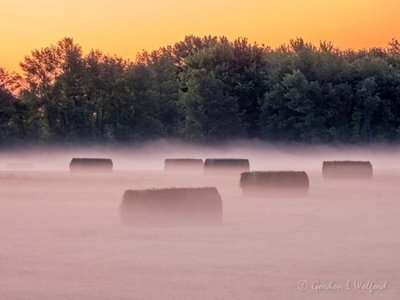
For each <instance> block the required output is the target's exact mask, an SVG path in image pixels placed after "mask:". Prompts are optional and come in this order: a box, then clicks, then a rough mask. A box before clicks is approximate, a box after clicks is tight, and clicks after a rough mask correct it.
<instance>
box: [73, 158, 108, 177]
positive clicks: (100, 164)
mask: <svg viewBox="0 0 400 300" xmlns="http://www.w3.org/2000/svg"><path fill="white" fill-rule="evenodd" d="M69 169H70V170H71V172H101V173H104V172H112V169H113V162H112V160H111V159H109V158H73V159H72V160H71V163H70V164H69Z"/></svg>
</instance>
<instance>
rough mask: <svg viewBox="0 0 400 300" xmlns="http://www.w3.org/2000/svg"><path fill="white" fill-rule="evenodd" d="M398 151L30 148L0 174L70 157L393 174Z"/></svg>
mask: <svg viewBox="0 0 400 300" xmlns="http://www.w3.org/2000/svg"><path fill="white" fill-rule="evenodd" d="M399 151H400V146H382V145H371V146H312V145H291V146H287V145H272V144H268V143H265V142H260V141H234V142H227V143H225V144H219V145H216V146H210V145H194V144H185V143H182V142H177V141H168V140H158V141H153V142H147V143H143V144H138V145H130V146H115V145H114V146H111V145H106V146H91V147H90V146H88V147H72V146H67V147H61V146H57V147H55V146H53V147H32V148H21V149H13V150H2V151H0V170H3V171H7V170H15V171H18V170H37V171H67V170H68V169H69V163H70V161H71V159H72V158H73V157H78V158H80V157H99V158H111V159H112V160H113V163H114V170H121V171H124V170H125V171H129V170H137V171H144V170H147V171H160V170H163V168H164V159H166V158H202V159H205V158H248V159H250V163H251V169H252V170H257V169H262V170H264V169H266V170H279V169H284V170H316V169H320V168H321V166H322V161H324V160H370V161H371V162H372V163H373V165H374V166H379V167H380V168H384V169H396V168H398V167H399V166H400V163H399V162H398V161H397V160H392V159H391V157H392V156H395V155H396V154H397V153H399Z"/></svg>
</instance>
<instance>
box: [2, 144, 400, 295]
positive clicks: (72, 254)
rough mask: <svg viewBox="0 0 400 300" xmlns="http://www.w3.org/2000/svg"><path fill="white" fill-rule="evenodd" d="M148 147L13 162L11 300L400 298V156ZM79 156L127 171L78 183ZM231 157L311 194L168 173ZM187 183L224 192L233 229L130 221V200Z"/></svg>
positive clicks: (5, 228)
mask: <svg viewBox="0 0 400 300" xmlns="http://www.w3.org/2000/svg"><path fill="white" fill-rule="evenodd" d="M147 147H148V148H138V149H133V150H129V149H69V150H63V151H61V150H57V149H52V150H46V151H43V150H32V151H31V152H29V154H27V153H26V152H9V153H6V152H4V153H2V154H1V155H0V168H1V169H2V171H1V172H0V238H1V246H0V299H1V300H9V299H10V300H15V299H17V300H19V299H29V300H33V299H34V300H36V299H37V300H39V299H40V300H42V299H52V300H53V299H104V300H106V299H130V300H131V299H199V300H200V299H201V300H203V299H230V300H233V299H290V300H298V299H307V300H309V299H341V300H346V299H379V300H386V299H393V300H394V299H400V259H399V258H400V254H399V253H400V197H399V195H400V184H399V183H400V162H399V156H398V154H397V153H398V151H397V150H396V149H386V150H383V149H364V150H361V149H330V148H318V149H317V148H315V149H314V148H304V149H290V148H273V147H268V146H265V145H253V146H243V145H236V146H232V147H228V148H207V147H199V148H194V147H186V146H179V145H178V146H177V145H169V144H161V145H156V146H154V145H149V146H147ZM74 156H76V157H78V156H79V157H85V156H86V157H90V156H93V157H110V158H112V159H113V162H114V171H113V173H111V174H98V175H93V174H71V173H70V172H69V171H68V164H69V161H70V159H71V158H72V157H74ZM218 156H221V157H238V158H248V159H249V160H250V167H251V170H304V171H306V172H307V173H308V175H309V178H310V192H309V195H308V197H303V198H298V199H297V198H287V199H285V198H281V197H269V198H258V199H257V198H256V199H254V198H245V197H244V196H243V195H242V192H241V190H240V188H239V176H238V175H237V176H236V175H234V176H226V175H224V176H215V175H207V176H204V175H203V174H202V173H201V172H200V173H198V174H196V173H193V172H192V173H190V174H186V173H169V172H164V171H163V168H164V165H163V163H164V159H165V158H169V157H194V158H206V157H218ZM335 159H336V160H340V159H354V160H370V161H371V163H372V164H373V167H374V178H373V179H372V180H366V181H349V180H345V181H326V180H324V179H323V177H322V172H321V168H322V162H323V161H324V160H335ZM8 163H12V164H13V165H12V168H14V169H16V166H18V164H17V165H16V163H21V166H23V167H25V168H27V166H31V170H28V171H23V170H12V169H11V168H7V164H8ZM23 164H24V165H23ZM174 186H179V187H202V186H216V187H217V188H218V190H219V192H220V194H221V196H222V200H223V224H222V225H220V226H215V227H190V228H189V227H171V228H160V227H151V228H147V227H136V226H132V227H130V226H122V225H121V224H120V219H119V205H120V204H121V199H122V194H123V192H124V191H125V190H126V189H144V188H153V187H163V188H164V187H174ZM360 284H364V286H361V285H360ZM372 287H375V288H376V289H378V288H379V289H378V290H375V291H372Z"/></svg>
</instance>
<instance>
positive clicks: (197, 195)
mask: <svg viewBox="0 0 400 300" xmlns="http://www.w3.org/2000/svg"><path fill="white" fill-rule="evenodd" d="M120 217H121V222H122V224H127V225H150V226H157V225H215V224H219V223H220V222H221V219H222V200H221V196H220V195H219V193H218V190H217V189H216V188H215V187H204V188H167V189H150V190H127V191H125V193H124V196H123V200H122V204H121V206H120Z"/></svg>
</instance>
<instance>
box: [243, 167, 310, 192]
mask: <svg viewBox="0 0 400 300" xmlns="http://www.w3.org/2000/svg"><path fill="white" fill-rule="evenodd" d="M309 186H310V183H309V179H308V175H307V173H306V172H303V171H265V172H244V173H242V174H241V175H240V187H241V188H242V191H243V193H244V194H245V195H260V196H262V195H265V194H269V193H272V194H276V193H277V194H287V195H294V196H302V195H306V194H307V193H308V189H309Z"/></svg>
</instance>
